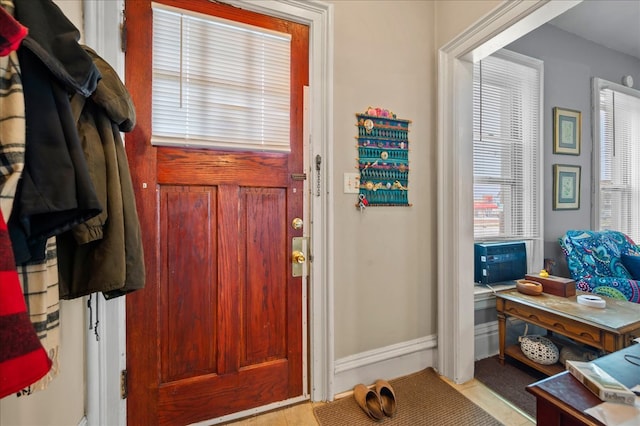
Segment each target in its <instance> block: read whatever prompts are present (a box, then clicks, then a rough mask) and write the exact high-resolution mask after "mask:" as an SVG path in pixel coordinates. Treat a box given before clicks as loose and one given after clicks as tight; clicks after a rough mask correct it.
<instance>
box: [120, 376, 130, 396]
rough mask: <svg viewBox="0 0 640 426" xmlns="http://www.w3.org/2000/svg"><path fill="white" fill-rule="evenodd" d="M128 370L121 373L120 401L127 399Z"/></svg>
mask: <svg viewBox="0 0 640 426" xmlns="http://www.w3.org/2000/svg"><path fill="white" fill-rule="evenodd" d="M127 387H128V386H127V370H122V371H120V399H127V392H128V389H127Z"/></svg>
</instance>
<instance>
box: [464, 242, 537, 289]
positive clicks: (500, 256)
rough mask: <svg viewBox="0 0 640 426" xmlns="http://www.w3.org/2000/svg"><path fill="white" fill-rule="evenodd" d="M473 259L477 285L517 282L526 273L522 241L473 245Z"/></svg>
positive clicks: (525, 256) (525, 259) (525, 257)
mask: <svg viewBox="0 0 640 426" xmlns="http://www.w3.org/2000/svg"><path fill="white" fill-rule="evenodd" d="M474 258H475V267H474V281H475V282H477V283H481V284H491V283H497V282H502V281H511V280H519V279H522V278H524V276H525V274H526V273H527V249H526V247H525V244H524V242H523V241H517V242H514V241H509V242H491V243H488V242H487V243H475V244H474Z"/></svg>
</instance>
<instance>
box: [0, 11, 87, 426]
mask: <svg viewBox="0 0 640 426" xmlns="http://www.w3.org/2000/svg"><path fill="white" fill-rule="evenodd" d="M55 3H56V4H58V5H59V6H60V8H61V9H62V11H63V12H64V13H65V15H66V16H67V17H68V18H69V19H70V20H71V21H72V22H73V23H74V25H76V27H78V29H80V30H82V2H81V1H80V0H57V1H55ZM84 306H85V305H84V303H83V300H82V299H77V300H72V301H62V302H61V303H60V353H59V361H60V366H59V373H58V376H57V377H56V379H55V380H53V382H51V384H50V385H49V386H48V388H47V389H45V390H43V391H39V392H36V393H34V394H32V395H29V396H21V397H19V398H18V397H16V396H14V395H10V396H7V397H5V398H3V399H2V400H0V425H2V426H27V425H28V426H37V425H43V426H44V425H65V426H66V425H69V426H75V425H77V424H79V423H80V422H81V420H82V418H83V416H84V409H85V379H84V377H85V372H84V365H85V356H84V336H85V332H86V331H85V311H84Z"/></svg>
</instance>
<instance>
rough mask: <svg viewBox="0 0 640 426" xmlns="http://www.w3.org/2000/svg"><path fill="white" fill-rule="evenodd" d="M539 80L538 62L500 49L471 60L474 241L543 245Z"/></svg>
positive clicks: (530, 245) (540, 93) (537, 246)
mask: <svg viewBox="0 0 640 426" xmlns="http://www.w3.org/2000/svg"><path fill="white" fill-rule="evenodd" d="M542 80H543V71H542V62H541V61H539V60H536V59H533V58H528V57H525V56H523V55H519V54H515V53H512V52H507V51H504V50H503V51H501V52H499V53H496V54H494V55H492V56H489V57H487V58H485V59H483V60H481V61H480V62H477V63H475V64H474V70H473V177H474V183H473V197H474V238H475V240H476V241H488V240H493V241H499V240H523V241H527V242H528V244H527V250H528V252H529V250H531V249H532V247H534V246H535V250H536V251H539V250H541V248H542V244H541V240H542V235H541V234H542V212H543V210H542V207H543V206H542V190H543V187H542V175H541V164H540V162H541V155H542V141H541V139H542V136H541V128H542V117H541V108H542ZM529 254H532V253H530V252H529ZM540 255H541V253H536V254H535V255H533V256H534V257H536V258H537V257H538V256H540ZM540 263H541V260H540Z"/></svg>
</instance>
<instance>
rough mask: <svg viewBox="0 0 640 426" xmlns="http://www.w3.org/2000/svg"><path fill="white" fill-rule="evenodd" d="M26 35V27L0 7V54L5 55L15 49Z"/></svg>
mask: <svg viewBox="0 0 640 426" xmlns="http://www.w3.org/2000/svg"><path fill="white" fill-rule="evenodd" d="M26 35H27V28H26V27H24V26H23V25H21V24H20V23H19V22H18V21H16V20H15V19H13V16H11V15H10V14H9V13H8V12H7V11H6V10H4V8H3V7H0V56H7V55H8V54H9V53H11V52H13V51H14V50H16V49H17V48H18V46H20V42H21V41H22V39H23V38H25V36H26Z"/></svg>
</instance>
